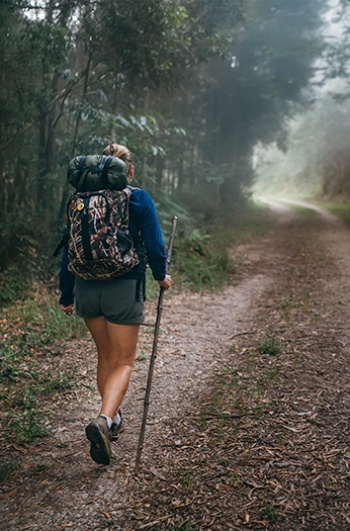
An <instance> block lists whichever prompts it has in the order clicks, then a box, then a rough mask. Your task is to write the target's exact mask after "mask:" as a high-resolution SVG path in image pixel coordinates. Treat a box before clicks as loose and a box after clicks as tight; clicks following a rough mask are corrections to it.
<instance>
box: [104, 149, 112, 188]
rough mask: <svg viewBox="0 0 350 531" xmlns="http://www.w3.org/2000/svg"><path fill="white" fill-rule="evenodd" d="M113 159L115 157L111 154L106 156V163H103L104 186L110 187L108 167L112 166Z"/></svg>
mask: <svg viewBox="0 0 350 531" xmlns="http://www.w3.org/2000/svg"><path fill="white" fill-rule="evenodd" d="M112 160H113V157H112V156H111V155H109V156H108V157H107V158H106V160H105V163H104V165H103V168H102V172H101V179H102V188H108V168H109V167H110V165H111V162H112Z"/></svg>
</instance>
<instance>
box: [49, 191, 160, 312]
mask: <svg viewBox="0 0 350 531" xmlns="http://www.w3.org/2000/svg"><path fill="white" fill-rule="evenodd" d="M129 230H130V235H131V237H132V239H133V241H134V243H135V245H136V248H137V247H138V245H139V242H143V245H144V248H145V251H146V257H147V262H148V264H149V266H150V268H151V270H152V273H153V277H154V279H155V280H164V278H165V276H166V251H165V246H164V240H163V235H162V231H161V228H160V225H159V221H158V217H157V213H156V209H155V206H154V203H153V200H152V198H151V197H150V195H149V194H148V193H147V192H146V191H145V190H141V189H138V188H136V189H135V190H133V193H132V194H131V197H130V203H129ZM143 275H144V267H143V264H141V263H140V264H138V265H137V266H136V267H134V268H133V269H132V270H131V271H128V273H125V274H124V275H122V276H120V277H119V278H125V279H136V280H138V279H141V278H142V277H143ZM59 278H60V290H61V297H60V304H63V305H64V306H68V305H69V304H73V302H74V282H75V276H74V275H73V274H72V273H70V272H69V271H68V257H67V251H66V249H64V250H63V255H62V262H61V269H60V277H59Z"/></svg>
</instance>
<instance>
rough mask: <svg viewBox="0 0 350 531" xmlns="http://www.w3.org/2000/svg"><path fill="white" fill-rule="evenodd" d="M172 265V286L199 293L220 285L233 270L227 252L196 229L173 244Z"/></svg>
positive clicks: (207, 235) (210, 237)
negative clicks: (184, 287) (174, 281)
mask: <svg viewBox="0 0 350 531" xmlns="http://www.w3.org/2000/svg"><path fill="white" fill-rule="evenodd" d="M173 263H174V278H175V280H176V285H180V286H181V285H184V286H187V287H189V288H191V289H194V290H199V291H200V290H205V289H209V290H210V289H213V288H216V287H218V286H220V285H222V284H223V283H224V282H226V281H227V279H228V277H229V275H230V274H231V273H232V272H233V270H234V265H233V262H232V260H231V259H230V257H229V255H228V252H227V250H226V249H225V248H222V247H220V245H218V243H217V242H216V241H215V240H214V239H213V237H212V236H210V235H209V234H202V233H200V231H199V230H194V231H193V232H192V233H191V235H190V236H189V237H188V238H184V239H182V240H179V241H177V242H176V244H175V247H174V258H173Z"/></svg>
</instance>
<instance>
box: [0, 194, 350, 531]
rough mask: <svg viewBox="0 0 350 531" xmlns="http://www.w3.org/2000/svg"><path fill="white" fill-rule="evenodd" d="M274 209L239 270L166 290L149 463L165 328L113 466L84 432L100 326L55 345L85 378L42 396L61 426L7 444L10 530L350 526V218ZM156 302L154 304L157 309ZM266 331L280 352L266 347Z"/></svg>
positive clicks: (131, 393) (139, 384)
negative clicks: (212, 282)
mask: <svg viewBox="0 0 350 531" xmlns="http://www.w3.org/2000/svg"><path fill="white" fill-rule="evenodd" d="M303 206H305V205H303ZM271 210H272V212H273V215H274V217H275V219H276V224H275V227H274V229H273V230H272V231H271V232H270V233H269V234H268V235H267V236H265V237H263V238H261V239H259V240H257V241H254V242H252V243H250V244H249V245H244V246H240V247H239V248H238V249H236V250H235V251H234V253H235V256H236V258H237V261H238V268H237V272H236V273H235V274H234V275H233V277H232V282H231V283H230V285H228V286H227V287H226V288H225V289H223V290H221V291H220V292H216V293H208V294H200V295H199V294H192V293H181V294H175V295H173V296H172V297H169V296H167V295H166V297H165V304H164V310H163V318H162V325H161V333H160V338H159V349H158V358H157V360H156V366H155V374H154V379H153V385H152V393H151V404H150V409H149V417H148V424H147V429H146V435H145V443H144V444H145V446H144V450H143V453H142V460H141V467H140V472H139V474H138V476H137V477H136V478H135V477H134V465H135V456H136V449H137V444H138V437H139V431H140V424H141V418H142V409H143V397H144V389H145V382H146V377H147V371H148V359H149V355H150V352H151V348H152V339H153V329H152V327H151V326H148V325H147V324H146V325H145V326H144V327H143V328H142V334H141V340H140V346H139V361H137V363H136V368H135V371H134V374H133V377H132V382H131V385H130V388H129V390H128V394H127V397H126V400H125V402H124V404H123V413H124V417H125V421H126V429H125V432H124V434H123V435H122V436H121V438H120V441H119V442H118V443H116V444H113V460H112V463H111V466H109V467H101V466H97V465H95V464H94V463H93V462H92V461H91V460H90V457H89V453H88V444H87V442H86V440H85V437H84V427H85V425H86V424H87V422H88V421H89V420H90V418H91V417H93V416H94V415H95V414H96V412H97V407H98V395H97V393H96V390H95V353H94V348H93V345H92V343H91V341H89V340H88V339H84V340H81V341H79V342H77V343H76V344H74V345H71V344H66V345H64V346H63V347H62V350H61V355H59V356H55V357H53V358H52V359H51V360H50V361H51V363H52V364H55V365H57V366H58V367H59V368H61V370H64V371H69V370H75V371H76V378H77V381H78V382H79V385H78V387H77V388H76V389H75V390H74V393H67V394H63V395H62V396H61V397H60V398H59V399H58V401H57V402H56V403H55V404H52V403H51V404H44V405H43V407H45V408H47V411H48V412H51V413H50V420H51V423H52V424H53V425H54V427H55V437H54V439H47V440H45V439H44V440H41V441H40V443H39V444H38V446H35V445H34V444H32V445H27V446H25V447H22V448H17V449H13V448H11V449H9V450H8V451H12V452H13V451H15V450H16V451H18V453H19V455H20V456H21V467H20V469H19V471H18V473H16V474H15V476H14V477H13V480H12V481H11V482H9V483H8V484H7V485H6V489H5V491H4V494H3V495H2V496H1V497H0V504H1V505H0V529H4V530H5V529H6V530H10V529H16V530H22V531H25V530H31V529H34V530H61V529H65V528H68V529H73V530H75V529H77V530H83V531H89V530H105V529H115V530H133V529H135V530H141V529H169V530H172V531H175V530H180V529H181V530H186V531H190V530H201V529H212V530H223V529H252V530H258V529H266V528H269V529H270V528H271V529H278V530H280V529H281V530H287V529H288V530H289V529H298V531H299V530H303V529H310V530H316V529H337V530H342V529H344V530H347V529H349V528H350V509H349V501H348V499H349V496H348V491H349V457H350V453H349V449H348V441H349V437H348V436H349V429H348V424H349V413H348V412H349V406H350V379H349V374H348V372H349V369H348V366H349V363H348V357H349V342H350V335H349V331H348V327H347V323H348V322H349V317H350V294H349V277H350V240H349V236H350V233H349V230H348V228H347V227H345V226H344V225H343V224H342V223H341V222H340V221H339V220H338V219H336V218H334V217H333V216H329V215H326V214H324V212H323V211H318V212H315V213H314V214H312V215H305V212H304V211H301V212H300V211H296V210H294V209H293V208H292V206H291V205H288V204H287V203H286V202H280V203H275V204H274V205H272V206H271ZM155 315H156V302H152V303H148V304H147V316H146V322H147V323H149V324H151V323H153V322H154V319H155ZM265 337H270V338H271V337H273V338H276V339H277V340H278V342H279V344H280V345H282V348H281V349H280V351H279V352H277V353H274V354H273V355H271V354H269V353H265V352H260V354H259V355H258V354H257V352H258V351H257V347H258V346H259V344H261V341H262V339H264V338H265ZM144 358H145V359H144ZM228 375H231V377H232V375H234V377H235V386H236V387H235V388H234V389H233V391H234V397H235V398H234V402H232V403H231V402H230V403H229V404H228V403H224V401H225V400H226V398H227V397H228V396H229V395H230V393H231V392H232V385H233V384H232V382H231V384H232V385H231V387H230V388H226V387H225V385H226V383H227V382H226V379H227V376H228ZM225 382H226V383H225ZM219 413H220V415H219ZM219 417H220V422H221V421H222V420H223V418H225V419H226V420H225V423H224V424H225V425H224V424H222V423H219V424H218V418H219ZM227 422H228V424H227Z"/></svg>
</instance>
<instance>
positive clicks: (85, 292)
mask: <svg viewBox="0 0 350 531" xmlns="http://www.w3.org/2000/svg"><path fill="white" fill-rule="evenodd" d="M75 299H76V304H75V308H76V313H77V315H79V316H80V317H84V318H88V319H89V318H94V317H105V318H106V319H107V321H110V322H111V323H115V324H125V325H126V324H140V323H142V322H143V320H144V316H143V300H144V296H143V282H140V281H138V280H129V279H119V278H114V279H111V280H83V279H82V278H79V277H76V279H75Z"/></svg>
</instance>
